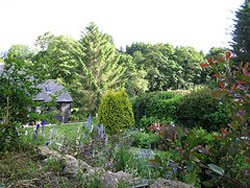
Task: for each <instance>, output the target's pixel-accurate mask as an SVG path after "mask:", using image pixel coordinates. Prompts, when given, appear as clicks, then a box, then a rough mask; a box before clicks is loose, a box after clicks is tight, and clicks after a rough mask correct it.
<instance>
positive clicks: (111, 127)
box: [98, 89, 134, 132]
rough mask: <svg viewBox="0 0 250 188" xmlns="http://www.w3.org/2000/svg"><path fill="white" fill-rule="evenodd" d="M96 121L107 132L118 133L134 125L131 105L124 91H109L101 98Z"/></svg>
mask: <svg viewBox="0 0 250 188" xmlns="http://www.w3.org/2000/svg"><path fill="white" fill-rule="evenodd" d="M98 120H99V123H101V124H103V125H104V127H105V130H106V131H108V132H119V131H121V130H123V129H125V128H129V127H132V126H133V125H134V115H133V111H132V105H131V103H130V102H129V99H128V95H127V93H126V92H125V90H124V89H122V90H120V91H112V90H110V91H108V92H107V93H106V94H105V95H104V96H103V97H102V101H101V104H100V106H99V111H98Z"/></svg>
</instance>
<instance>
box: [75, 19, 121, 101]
mask: <svg viewBox="0 0 250 188" xmlns="http://www.w3.org/2000/svg"><path fill="white" fill-rule="evenodd" d="M80 43H81V44H82V47H83V52H84V54H85V56H84V58H83V62H84V65H83V66H84V69H82V68H83V67H79V70H81V73H80V74H81V76H82V78H85V80H87V81H88V87H87V88H86V89H87V90H88V92H90V91H91V92H92V95H90V96H92V97H94V98H92V101H93V102H94V104H96V105H98V104H99V102H100V99H101V96H102V95H103V94H104V93H105V92H106V91H107V90H108V89H113V88H119V87H121V86H122V85H124V80H123V79H121V78H122V77H123V76H124V74H125V72H126V68H125V67H124V66H122V65H121V62H119V60H120V58H121V54H119V53H118V51H117V49H116V48H115V45H114V43H113V40H112V37H111V36H109V35H107V34H105V33H102V32H101V31H99V29H98V27H97V26H96V25H95V24H94V23H90V24H89V26H87V27H86V31H85V33H83V35H82V37H81V40H80ZM92 105H93V103H92Z"/></svg>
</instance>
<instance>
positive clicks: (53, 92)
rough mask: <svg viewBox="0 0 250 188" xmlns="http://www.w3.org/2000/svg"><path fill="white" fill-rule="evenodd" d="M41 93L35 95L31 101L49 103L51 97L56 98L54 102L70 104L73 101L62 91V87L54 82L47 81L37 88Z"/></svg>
mask: <svg viewBox="0 0 250 188" xmlns="http://www.w3.org/2000/svg"><path fill="white" fill-rule="evenodd" d="M37 87H38V88H39V89H41V92H40V93H38V94H37V95H36V97H35V98H33V100H37V101H44V102H49V101H51V100H52V97H53V96H57V98H56V102H72V101H73V99H72V97H71V96H70V94H69V93H68V92H67V91H66V90H65V89H64V87H63V86H62V85H59V84H58V83H56V81H55V80H47V81H45V82H44V83H42V84H39V85H38V86H37Z"/></svg>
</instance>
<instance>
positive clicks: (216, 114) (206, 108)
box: [177, 88, 230, 131]
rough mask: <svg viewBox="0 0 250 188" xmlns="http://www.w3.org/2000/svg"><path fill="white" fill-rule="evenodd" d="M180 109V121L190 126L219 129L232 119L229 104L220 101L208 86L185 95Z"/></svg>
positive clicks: (178, 115) (178, 119)
mask: <svg viewBox="0 0 250 188" xmlns="http://www.w3.org/2000/svg"><path fill="white" fill-rule="evenodd" d="M178 109H179V110H178V112H177V121H178V123H180V124H181V125H183V126H184V127H188V128H193V127H202V128H204V129H206V130H208V131H213V130H219V129H220V128H221V127H222V126H225V125H227V124H228V123H229V120H230V118H229V112H228V111H229V104H223V103H220V102H219V101H218V100H217V99H216V98H215V97H213V96H212V91H211V90H209V89H207V88H204V89H199V90H195V91H193V92H191V93H190V94H188V95H186V96H184V97H183V100H182V101H181V103H180V104H179V107H178Z"/></svg>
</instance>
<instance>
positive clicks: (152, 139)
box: [130, 131, 161, 148]
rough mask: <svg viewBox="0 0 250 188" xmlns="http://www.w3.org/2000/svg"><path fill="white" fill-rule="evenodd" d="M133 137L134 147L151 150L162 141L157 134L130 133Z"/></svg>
mask: <svg viewBox="0 0 250 188" xmlns="http://www.w3.org/2000/svg"><path fill="white" fill-rule="evenodd" d="M130 135H131V137H132V140H133V141H132V146H135V147H142V148H149V147H153V146H155V145H156V144H157V143H158V142H159V141H160V140H161V139H160V137H159V136H157V135H156V134H154V133H152V132H150V133H144V132H140V131H133V132H131V133H130Z"/></svg>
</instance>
